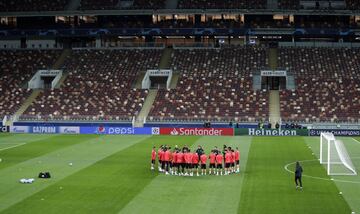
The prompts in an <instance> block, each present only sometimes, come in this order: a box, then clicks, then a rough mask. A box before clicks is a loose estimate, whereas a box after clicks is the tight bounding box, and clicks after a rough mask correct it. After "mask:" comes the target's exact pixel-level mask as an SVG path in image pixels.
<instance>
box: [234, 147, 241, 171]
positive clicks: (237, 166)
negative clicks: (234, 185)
mask: <svg viewBox="0 0 360 214" xmlns="http://www.w3.org/2000/svg"><path fill="white" fill-rule="evenodd" d="M235 163H236V172H237V173H239V172H240V151H239V148H238V147H236V151H235Z"/></svg>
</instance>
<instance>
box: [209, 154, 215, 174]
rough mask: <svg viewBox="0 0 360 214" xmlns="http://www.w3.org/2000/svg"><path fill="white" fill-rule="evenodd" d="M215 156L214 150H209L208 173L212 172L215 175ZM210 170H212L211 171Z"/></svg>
mask: <svg viewBox="0 0 360 214" xmlns="http://www.w3.org/2000/svg"><path fill="white" fill-rule="evenodd" d="M215 158H216V154H215V151H214V150H213V151H211V153H210V155H209V159H210V164H209V175H211V174H213V175H215V170H216V166H215ZM211 170H212V172H211Z"/></svg>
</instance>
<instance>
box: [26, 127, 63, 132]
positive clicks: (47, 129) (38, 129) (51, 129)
mask: <svg viewBox="0 0 360 214" xmlns="http://www.w3.org/2000/svg"><path fill="white" fill-rule="evenodd" d="M29 132H30V133H35V134H57V133H59V127H58V126H30V129H29Z"/></svg>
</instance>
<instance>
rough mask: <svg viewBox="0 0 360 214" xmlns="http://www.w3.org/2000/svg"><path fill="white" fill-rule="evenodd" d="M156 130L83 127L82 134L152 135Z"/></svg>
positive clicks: (145, 128)
mask: <svg viewBox="0 0 360 214" xmlns="http://www.w3.org/2000/svg"><path fill="white" fill-rule="evenodd" d="M155 131H156V129H155V128H150V127H144V128H136V127H135V128H133V127H118V126H90V127H88V126H81V127H80V134H109V135H143V134H145V135H146V134H147V135H151V134H153V132H155Z"/></svg>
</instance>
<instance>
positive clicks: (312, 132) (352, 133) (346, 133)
mask: <svg viewBox="0 0 360 214" xmlns="http://www.w3.org/2000/svg"><path fill="white" fill-rule="evenodd" d="M321 132H331V133H333V134H334V135H335V136H360V130H358V129H357V130H356V129H353V130H351V129H310V131H309V135H310V136H320V134H321Z"/></svg>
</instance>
